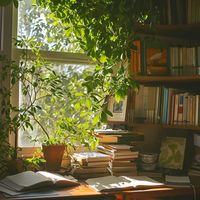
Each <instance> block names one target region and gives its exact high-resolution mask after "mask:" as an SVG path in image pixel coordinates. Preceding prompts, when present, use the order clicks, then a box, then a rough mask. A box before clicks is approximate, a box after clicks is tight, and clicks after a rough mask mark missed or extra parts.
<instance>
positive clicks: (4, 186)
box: [0, 171, 79, 193]
mask: <svg viewBox="0 0 200 200" xmlns="http://www.w3.org/2000/svg"><path fill="white" fill-rule="evenodd" d="M54 185H56V186H76V185H79V182H77V181H76V180H75V179H74V180H72V179H69V178H65V177H64V176H61V175H58V174H53V173H50V172H46V171H38V172H33V171H25V172H21V173H18V174H16V175H12V176H7V177H5V178H4V179H2V180H0V186H1V187H0V191H1V192H5V191H7V193H8V191H11V192H10V193H12V191H14V192H22V191H29V190H32V189H37V188H38V189H39V188H42V187H46V186H54Z"/></svg>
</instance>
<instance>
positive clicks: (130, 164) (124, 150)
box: [97, 144, 138, 176]
mask: <svg viewBox="0 0 200 200" xmlns="http://www.w3.org/2000/svg"><path fill="white" fill-rule="evenodd" d="M132 148H133V146H131V145H127V144H110V145H108V144H107V145H98V147H97V149H98V150H99V151H100V152H102V153H105V154H108V155H110V156H111V157H112V160H111V161H110V163H109V170H110V172H111V174H112V175H116V176H120V175H136V174H137V166H136V160H137V158H138V151H134V150H132Z"/></svg>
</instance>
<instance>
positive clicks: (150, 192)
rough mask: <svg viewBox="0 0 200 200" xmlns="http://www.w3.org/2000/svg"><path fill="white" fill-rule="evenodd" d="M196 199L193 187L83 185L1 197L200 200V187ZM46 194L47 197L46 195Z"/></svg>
mask: <svg viewBox="0 0 200 200" xmlns="http://www.w3.org/2000/svg"><path fill="white" fill-rule="evenodd" d="M195 191H196V199H195V198H194V190H193V188H192V187H186V188H182V187H179V188H169V187H168V188H167V187H166V188H156V189H155V188H154V189H143V190H129V191H119V192H107V193H101V192H96V191H95V190H94V189H92V188H91V187H89V186H87V185H85V184H82V185H80V186H78V187H72V188H63V189H59V190H50V189H49V190H48V191H45V192H44V193H43V195H41V196H38V195H37V196H31V197H20V198H16V197H13V198H5V197H3V196H0V199H1V200H30V199H35V200H47V199H50V200H55V199H56V200H61V199H62V200H64V199H65V200H152V199H162V198H167V197H169V198H170V200H173V199H174V198H176V199H177V197H180V199H181V200H183V199H187V200H190V199H191V200H199V199H200V186H199V187H196V190H195ZM44 194H46V196H45V195H44Z"/></svg>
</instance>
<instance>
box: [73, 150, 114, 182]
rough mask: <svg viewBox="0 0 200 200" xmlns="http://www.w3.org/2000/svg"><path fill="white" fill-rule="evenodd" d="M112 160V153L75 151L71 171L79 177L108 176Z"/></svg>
mask: <svg viewBox="0 0 200 200" xmlns="http://www.w3.org/2000/svg"><path fill="white" fill-rule="evenodd" d="M110 160H111V156H110V155H107V154H104V153H101V152H98V151H90V152H79V153H74V154H73V155H72V170H71V172H70V173H71V174H72V175H73V176H75V177H76V178H78V179H86V178H93V177H101V176H107V175H110V171H109V169H108V167H109V162H110Z"/></svg>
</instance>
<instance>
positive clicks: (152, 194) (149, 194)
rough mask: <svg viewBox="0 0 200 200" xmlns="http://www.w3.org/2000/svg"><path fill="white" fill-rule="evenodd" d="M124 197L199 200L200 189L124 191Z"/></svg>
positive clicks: (128, 199) (124, 199) (125, 199)
mask: <svg viewBox="0 0 200 200" xmlns="http://www.w3.org/2000/svg"><path fill="white" fill-rule="evenodd" d="M194 190H195V191H194ZM122 196H123V200H136V199H137V200H140V199H141V200H142V199H143V200H145V199H147V200H150V199H162V198H167V197H168V198H170V200H172V199H177V198H178V197H179V198H180V199H181V200H183V199H187V200H190V199H191V200H199V199H200V187H196V188H192V187H185V188H183V187H179V188H178V187H177V188H156V189H145V190H134V191H123V192H122ZM194 196H195V197H194Z"/></svg>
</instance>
